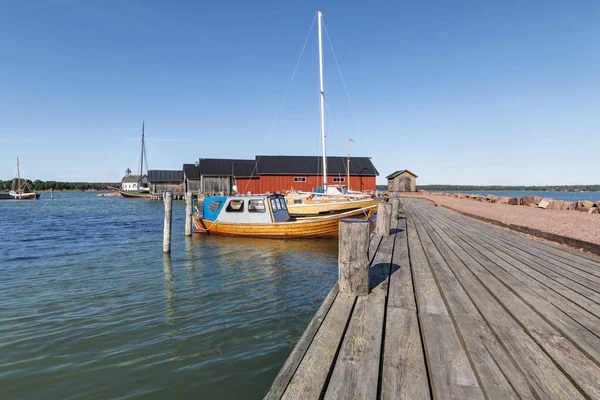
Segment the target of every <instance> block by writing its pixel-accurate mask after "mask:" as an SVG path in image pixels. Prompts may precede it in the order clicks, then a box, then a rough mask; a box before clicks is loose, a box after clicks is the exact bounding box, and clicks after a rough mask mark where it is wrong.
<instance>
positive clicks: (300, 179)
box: [294, 176, 306, 182]
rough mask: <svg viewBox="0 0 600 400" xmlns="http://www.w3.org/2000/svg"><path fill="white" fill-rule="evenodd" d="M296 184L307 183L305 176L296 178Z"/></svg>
mask: <svg viewBox="0 0 600 400" xmlns="http://www.w3.org/2000/svg"><path fill="white" fill-rule="evenodd" d="M294 182H306V178H305V177H303V176H297V177H295V178H294Z"/></svg>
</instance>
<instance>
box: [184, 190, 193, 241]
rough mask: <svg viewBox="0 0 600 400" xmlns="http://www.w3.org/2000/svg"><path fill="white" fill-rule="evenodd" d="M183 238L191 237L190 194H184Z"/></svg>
mask: <svg viewBox="0 0 600 400" xmlns="http://www.w3.org/2000/svg"><path fill="white" fill-rule="evenodd" d="M185 236H192V192H185Z"/></svg>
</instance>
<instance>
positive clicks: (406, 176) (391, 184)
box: [386, 169, 418, 192]
mask: <svg viewBox="0 0 600 400" xmlns="http://www.w3.org/2000/svg"><path fill="white" fill-rule="evenodd" d="M386 178H387V180H388V192H416V191H417V178H418V177H417V175H415V174H413V173H412V172H410V171H409V170H407V169H403V170H401V171H396V172H394V173H393V174H390V175H388V176H386Z"/></svg>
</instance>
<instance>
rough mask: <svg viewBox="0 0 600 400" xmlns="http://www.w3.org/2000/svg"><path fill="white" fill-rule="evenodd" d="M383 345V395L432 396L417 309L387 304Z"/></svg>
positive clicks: (384, 396)
mask: <svg viewBox="0 0 600 400" xmlns="http://www.w3.org/2000/svg"><path fill="white" fill-rule="evenodd" d="M391 289H392V288H391V287H390V290H391ZM411 291H412V290H411ZM384 347H385V348H384V351H383V370H382V379H381V398H382V399H390V400H393V399H430V398H431V393H430V391H429V378H428V376H427V369H426V368H425V355H424V354H423V346H422V344H421V335H420V332H419V321H418V318H417V314H416V312H415V310H414V309H412V310H406V309H402V308H397V307H389V304H388V308H387V317H386V329H385V346H384Z"/></svg>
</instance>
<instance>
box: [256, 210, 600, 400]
mask: <svg viewBox="0 0 600 400" xmlns="http://www.w3.org/2000/svg"><path fill="white" fill-rule="evenodd" d="M402 203H403V204H402V206H401V207H400V208H401V210H402V211H403V212H402V213H401V217H400V219H399V220H398V221H397V222H396V221H394V223H393V224H394V226H393V229H392V235H390V236H378V235H373V236H372V237H371V239H370V243H369V253H368V256H369V262H370V270H369V287H370V293H369V294H368V295H366V296H360V297H357V296H353V295H349V294H347V293H342V292H339V290H338V285H337V284H336V285H335V286H334V287H333V289H332V290H331V292H330V293H329V295H328V296H327V297H326V298H325V300H324V301H323V304H322V305H321V307H320V308H319V310H318V311H317V312H316V314H315V316H314V318H313V319H312V320H311V321H310V323H309V325H308V327H307V328H306V331H305V332H304V334H303V335H302V337H301V338H300V339H299V341H298V343H297V345H296V347H295V348H294V350H293V351H292V353H291V354H290V356H289V358H288V359H287V361H286V362H285V364H284V366H283V367H282V369H281V371H280V372H279V375H278V376H277V378H276V379H275V381H274V382H273V385H272V387H271V389H270V391H269V392H268V394H267V395H266V397H265V398H267V399H279V398H285V399H319V398H325V399H376V398H383V399H430V398H436V399H484V398H489V399H599V398H600V258H599V257H596V256H590V255H586V254H584V253H580V252H577V251H572V250H569V249H566V248H562V247H557V246H553V245H549V244H546V243H541V242H537V241H532V240H529V239H527V238H524V237H522V236H518V235H516V234H514V233H510V232H507V231H504V230H501V229H499V228H495V227H491V226H488V225H485V224H481V223H478V222H474V221H472V220H469V219H466V218H464V217H462V216H458V215H455V214H451V213H449V212H447V211H444V210H441V209H438V208H436V207H434V206H433V205H432V204H431V203H429V202H426V201H423V200H417V199H402Z"/></svg>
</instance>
